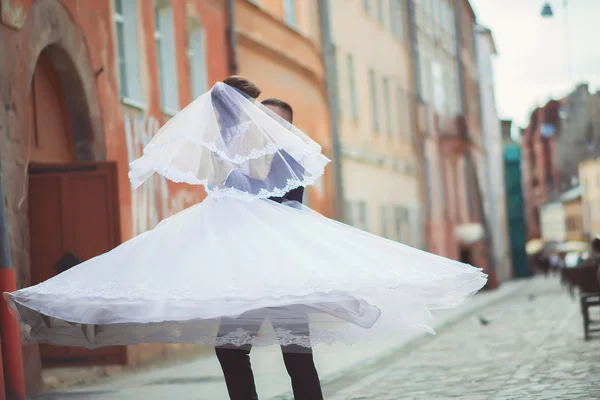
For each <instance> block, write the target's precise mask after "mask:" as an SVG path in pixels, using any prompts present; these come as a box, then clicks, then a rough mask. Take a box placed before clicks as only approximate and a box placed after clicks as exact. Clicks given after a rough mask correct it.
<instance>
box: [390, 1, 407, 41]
mask: <svg viewBox="0 0 600 400" xmlns="http://www.w3.org/2000/svg"><path fill="white" fill-rule="evenodd" d="M402 6H403V2H402V1H401V0H390V24H391V26H392V33H393V34H394V36H396V37H397V38H398V39H400V40H403V39H404V19H403V15H404V13H403V10H402Z"/></svg>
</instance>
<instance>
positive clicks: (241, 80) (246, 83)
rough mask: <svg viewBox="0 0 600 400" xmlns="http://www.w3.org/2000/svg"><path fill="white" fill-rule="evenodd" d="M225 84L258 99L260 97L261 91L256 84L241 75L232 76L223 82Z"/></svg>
mask: <svg viewBox="0 0 600 400" xmlns="http://www.w3.org/2000/svg"><path fill="white" fill-rule="evenodd" d="M223 83H224V84H226V85H229V86H231V87H234V88H236V89H237V90H239V91H240V92H242V93H244V94H246V95H248V96H249V97H252V98H253V99H256V98H257V97H258V96H260V93H261V90H260V89H259V87H258V86H256V84H254V82H252V81H251V80H249V79H248V78H245V77H243V76H239V75H231V76H230V77H228V78H226V79H224V80H223Z"/></svg>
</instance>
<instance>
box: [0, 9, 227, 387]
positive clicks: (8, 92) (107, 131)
mask: <svg viewBox="0 0 600 400" xmlns="http://www.w3.org/2000/svg"><path fill="white" fill-rule="evenodd" d="M171 2H172V5H173V10H174V18H175V20H176V23H175V24H174V26H175V29H176V31H175V39H176V58H177V68H178V78H179V97H180V104H181V106H182V107H183V106H185V105H186V104H187V103H188V102H189V101H190V100H191V98H190V97H191V94H190V89H189V88H190V78H189V76H190V75H189V68H188V67H187V56H186V48H187V45H186V43H185V42H186V36H187V35H186V31H185V29H186V26H187V24H186V23H185V21H186V18H187V17H193V18H195V19H196V20H197V21H198V22H199V23H200V24H202V25H203V26H204V29H205V33H206V46H207V48H206V50H207V55H206V57H207V64H208V68H207V73H208V80H209V84H212V83H214V82H215V81H217V80H221V79H223V78H224V77H226V76H227V75H228V73H229V71H228V51H227V42H226V34H225V31H226V28H225V27H226V12H225V1H224V0H172V1H171ZM151 3H152V2H151V1H150V0H143V1H140V5H141V6H140V7H138V10H139V20H138V23H139V29H140V31H139V32H140V38H139V39H140V45H141V46H142V48H143V50H142V54H143V55H142V60H141V62H140V66H141V70H140V75H141V76H142V77H143V79H142V86H143V92H144V93H145V97H146V98H145V101H146V103H147V108H146V109H145V110H139V109H135V108H133V107H130V106H127V105H124V104H122V103H121V101H120V96H119V85H118V70H117V64H116V47H115V40H114V38H115V29H114V23H113V10H112V7H113V1H112V0H97V1H90V0H36V1H35V2H33V1H31V0H2V1H1V4H2V14H1V23H0V43H2V45H0V110H1V111H0V159H1V161H2V166H3V184H4V188H5V199H2V200H3V201H5V203H6V206H7V207H6V210H7V219H8V225H9V231H10V232H9V240H10V248H11V256H12V261H13V265H14V267H15V268H16V270H17V276H18V285H19V286H21V287H22V286H26V285H28V284H29V280H30V263H29V232H28V229H29V228H28V210H27V196H26V195H27V193H26V188H27V181H26V178H27V165H28V162H29V159H30V152H28V151H27V147H28V141H27V138H28V135H29V133H30V132H31V125H32V124H31V109H30V108H31V107H30V104H29V99H30V91H31V79H32V74H33V71H34V70H35V67H36V63H37V60H38V56H39V54H40V52H41V51H43V50H44V49H50V50H48V52H50V53H51V54H55V55H56V54H58V53H60V54H62V55H66V57H65V59H64V60H63V61H65V62H63V63H62V64H61V65H58V64H55V65H53V67H54V68H55V69H57V70H58V75H59V76H60V77H61V78H65V79H67V81H69V83H71V84H70V85H67V86H64V85H63V87H62V90H63V92H64V95H65V97H67V98H68V99H70V100H73V99H75V101H72V103H74V104H71V108H72V109H74V111H82V110H84V111H86V112H88V113H89V121H86V122H85V123H82V121H75V120H71V123H72V125H73V131H74V132H76V133H79V134H82V135H83V136H88V137H89V138H90V141H91V144H89V146H88V147H89V150H90V151H89V154H88V155H87V156H86V157H84V159H90V160H98V161H102V160H109V161H116V162H117V164H118V169H119V192H120V193H119V194H120V197H119V202H120V215H121V228H122V235H121V236H122V239H123V240H127V239H128V238H130V237H131V236H132V235H133V234H135V233H138V232H139V231H140V230H142V229H147V228H151V227H152V223H153V221H156V220H157V219H162V218H164V217H166V216H168V215H169V214H172V213H174V212H177V211H179V210H181V209H182V208H185V207H187V206H189V205H191V204H193V203H195V202H198V201H200V200H201V199H202V198H203V196H204V191H203V189H202V188H200V187H190V186H186V185H176V184H172V183H167V184H166V186H164V187H162V188H161V186H160V185H157V186H156V190H155V191H146V192H144V191H142V192H139V193H137V194H136V195H135V196H136V197H134V196H132V192H131V190H130V186H129V181H128V178H127V172H128V163H129V161H131V160H130V157H131V156H130V154H129V153H131V149H128V147H127V140H126V138H127V132H126V129H125V118H126V115H128V116H129V117H130V118H131V119H132V120H134V119H139V120H142V121H148V119H151V120H155V121H157V122H158V124H159V125H160V124H162V123H164V121H165V120H166V119H167V117H166V116H164V115H162V113H161V111H160V104H159V102H160V93H159V81H158V67H157V65H158V63H157V59H156V45H155V41H154V15H153V7H150V6H149V5H150V4H151ZM48 46H52V47H48ZM69 79H70V80H69ZM61 82H62V80H61ZM72 111H73V110H72ZM138 131H139V129H138ZM82 132H83V133H82ZM139 134H140V132H132V135H134V136H136V135H139ZM136 150H137V151H138V154H134V155H137V156H139V151H140V150H141V148H139V149H136ZM156 179H158V178H156ZM144 196H145V197H146V200H148V198H152V199H153V200H155V201H156V204H157V207H155V208H152V209H151V208H148V209H143V208H142V207H141V204H143V201H142V200H144ZM133 200H137V203H136V204H134V205H132V201H133ZM156 214H158V215H156ZM134 218H135V223H134ZM140 352H143V353H144V354H141V353H140ZM167 353H169V348H168V346H162V345H159V346H156V347H154V348H153V349H152V350H150V349H148V348H144V349H142V348H139V349H138V348H135V347H132V348H130V349H129V354H128V355H129V359H130V361H131V362H134V363H135V362H138V361H139V362H148V361H150V358H152V357H153V356H158V357H161V356H162V355H164V354H167ZM24 356H25V358H26V359H25V367H26V375H27V384H28V388H29V392H30V393H35V392H37V391H39V390H40V389H41V386H40V382H41V381H40V371H39V368H40V364H39V353H38V351H37V346H35V345H33V346H26V347H25V349H24Z"/></svg>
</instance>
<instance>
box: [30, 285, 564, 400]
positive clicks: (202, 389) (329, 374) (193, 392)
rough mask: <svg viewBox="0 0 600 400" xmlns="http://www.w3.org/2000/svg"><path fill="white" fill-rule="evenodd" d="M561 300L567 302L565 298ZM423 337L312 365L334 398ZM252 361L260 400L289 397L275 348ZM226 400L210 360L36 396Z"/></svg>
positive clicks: (478, 299) (448, 314) (321, 352)
mask: <svg viewBox="0 0 600 400" xmlns="http://www.w3.org/2000/svg"><path fill="white" fill-rule="evenodd" d="M530 285H531V282H530V281H514V282H508V283H506V284H504V285H502V286H501V287H500V289H498V290H495V291H490V292H482V293H480V294H478V295H477V296H475V298H473V299H472V300H471V302H469V303H468V304H466V305H465V306H463V307H460V308H458V309H454V310H444V311H439V312H436V313H434V315H435V317H436V319H435V322H434V325H433V327H434V329H436V330H438V331H439V333H440V334H439V335H438V336H437V337H438V338H440V337H443V336H444V335H445V333H443V331H444V329H445V327H448V326H451V325H452V324H454V323H456V321H459V320H461V319H462V318H465V317H468V316H469V315H472V314H473V313H474V312H475V311H476V310H479V309H482V308H486V307H488V306H489V305H490V304H495V303H498V302H502V301H504V299H506V298H509V297H511V296H515V295H516V293H520V292H521V291H523V290H525V288H526V287H528V286H530ZM556 285H558V284H557V283H556ZM563 300H565V301H567V302H568V299H563ZM424 337H433V336H430V335H425V334H420V333H417V334H413V335H405V336H401V337H398V338H397V339H396V340H394V341H387V342H386V341H382V342H380V343H377V344H374V343H365V344H362V345H354V346H345V345H335V346H325V345H323V346H316V347H315V362H316V364H317V368H318V370H319V374H320V376H321V378H322V380H323V382H324V387H325V389H324V390H325V393H326V398H328V399H329V398H330V394H331V395H333V393H334V392H337V391H338V390H339V389H340V388H344V387H347V386H348V382H347V377H352V380H353V381H355V380H356V379H357V378H356V376H355V373H356V371H360V373H359V374H358V377H359V378H363V377H365V376H367V375H369V374H371V373H372V372H373V371H375V370H380V369H381V368H382V367H385V365H387V364H389V363H390V362H391V361H390V360H395V359H397V358H398V357H400V356H401V355H402V354H403V352H404V351H403V350H402V349H403V348H405V347H406V345H407V344H411V347H412V346H413V345H414V344H415V343H418V342H420V341H422V340H423V338H424ZM251 358H252V365H253V369H254V371H255V378H256V384H257V388H258V391H259V394H260V398H261V399H273V398H286V397H289V391H290V389H291V388H290V383H289V377H288V376H287V373H286V371H285V367H284V365H283V360H282V357H281V350H280V349H279V347H278V346H272V347H268V348H255V349H254V350H253V351H252V355H251ZM227 398H228V397H227V391H226V388H225V383H224V380H223V378H222V373H221V368H220V366H219V364H218V362H217V360H216V358H215V357H214V355H211V356H208V357H203V358H200V359H198V360H195V361H192V362H187V363H182V364H179V365H175V366H170V367H165V368H156V369H154V370H151V371H147V372H143V373H137V374H128V375H125V376H122V377H118V378H115V379H110V380H107V381H106V382H103V383H101V384H98V385H94V386H90V387H86V388H79V389H72V390H68V391H62V392H53V393H47V394H45V395H42V396H38V397H36V399H38V400H42V399H43V400H55V399H56V400H59V399H72V400H79V399H81V400H84V399H85V400H109V399H111V400H112V399H115V400H116V399H147V400H160V399H169V400H171V399H173V400H174V399H177V400H187V399H190V400H191V399H194V400H204V399H206V400H226V399H227ZM368 398H371V397H368Z"/></svg>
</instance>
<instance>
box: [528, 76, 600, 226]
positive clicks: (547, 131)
mask: <svg viewBox="0 0 600 400" xmlns="http://www.w3.org/2000/svg"><path fill="white" fill-rule="evenodd" d="M521 146H522V150H523V179H524V191H525V204H526V216H527V226H528V237H530V238H533V237H539V235H540V221H539V208H540V206H541V205H542V204H545V203H546V202H552V201H556V200H558V198H559V196H560V194H561V193H562V192H564V191H567V190H569V189H570V188H573V187H575V186H577V185H579V178H578V166H579V164H580V163H581V162H582V161H585V160H586V159H589V158H596V157H599V156H600V92H599V93H596V94H591V93H590V92H589V88H588V85H587V84H581V85H578V86H577V87H576V88H575V90H574V91H573V92H572V93H571V94H569V95H568V96H566V97H564V98H562V99H560V100H551V101H549V102H548V103H547V104H546V105H545V106H543V107H539V108H536V109H535V110H534V111H533V112H532V114H531V116H530V118H529V125H528V126H527V128H526V129H525V133H524V135H523V141H522V142H521Z"/></svg>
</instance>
